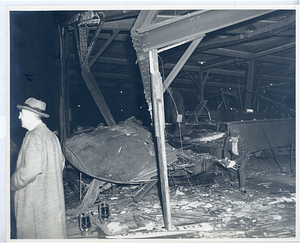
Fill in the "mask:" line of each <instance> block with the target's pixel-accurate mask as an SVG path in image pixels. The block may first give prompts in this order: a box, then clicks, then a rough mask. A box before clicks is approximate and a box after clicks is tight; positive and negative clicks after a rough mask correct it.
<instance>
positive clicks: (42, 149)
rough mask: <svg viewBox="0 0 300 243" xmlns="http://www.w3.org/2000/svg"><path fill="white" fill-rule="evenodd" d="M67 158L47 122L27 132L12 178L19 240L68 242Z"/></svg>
mask: <svg viewBox="0 0 300 243" xmlns="http://www.w3.org/2000/svg"><path fill="white" fill-rule="evenodd" d="M64 165H65V158H64V156H63V154H62V151H61V146H60V143H59V140H58V138H57V137H56V135H55V134H54V133H53V132H52V131H50V130H49V129H48V128H47V126H46V125H45V124H44V123H41V124H39V125H38V126H36V127H35V128H34V129H33V130H31V131H27V133H26V135H25V137H24V139H23V143H22V146H21V149H20V152H19V155H18V160H17V165H16V171H15V173H14V174H13V175H12V177H11V191H13V192H14V206H15V207H14V212H15V217H16V224H17V225H16V226H17V238H18V239H65V238H66V216H65V200H64V191H63V168H64Z"/></svg>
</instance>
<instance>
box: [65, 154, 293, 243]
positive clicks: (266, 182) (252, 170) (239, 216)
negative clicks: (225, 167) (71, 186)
mask: <svg viewBox="0 0 300 243" xmlns="http://www.w3.org/2000/svg"><path fill="white" fill-rule="evenodd" d="M278 160H279V163H280V166H281V167H282V170H283V171H282V172H280V170H279V167H278V166H277V164H276V163H275V161H274V159H272V158H268V159H263V160H258V159H256V158H254V157H251V159H250V161H249V164H248V179H247V193H246V194H242V193H241V192H239V190H238V183H237V184H236V185H234V186H232V187H228V185H227V184H225V183H224V182H223V179H222V177H221V175H215V174H214V173H206V174H200V175H197V176H184V177H176V178H175V177H174V178H171V179H170V182H169V186H170V203H171V214H172V220H171V222H172V231H166V230H165V229H164V223H163V216H162V209H161V203H160V198H159V190H158V187H156V186H154V187H153V188H152V189H151V190H150V191H149V192H148V193H147V194H146V195H145V196H144V197H143V198H142V199H141V201H139V202H138V203H134V202H133V201H132V195H133V194H134V190H136V188H132V187H119V188H118V189H119V190H118V191H117V192H116V191H115V193H114V195H113V197H111V194H110V195H109V196H108V194H106V193H103V194H102V195H100V201H101V200H105V201H107V202H108V203H109V204H110V212H111V217H110V219H109V222H111V223H118V224H120V225H121V227H123V228H122V230H123V231H121V234H110V235H108V234H105V233H104V232H105V229H104V227H106V226H107V223H101V222H100V221H99V220H98V215H97V212H96V211H97V207H96V205H95V210H94V212H96V214H94V215H91V216H90V218H91V228H90V231H88V232H93V233H92V234H91V235H87V236H82V234H81V231H80V230H79V227H78V226H79V222H78V218H77V217H74V216H72V215H69V216H68V219H67V227H68V229H67V231H68V238H69V239H84V238H86V239H88V238H91V239H92V238H94V239H95V238H101V239H105V238H114V239H115V240H117V239H119V240H120V239H127V238H131V239H136V238H161V239H169V238H170V239H183V238H189V239H238V238H243V239H246V238H248V239H249V238H252V239H271V238H272V239H273V238H276V239H277V238H278V239H286V240H290V239H291V240H295V239H296V237H297V235H296V233H297V232H296V225H295V224H296V178H295V174H296V173H295V160H293V161H292V163H290V156H288V155H283V156H279V157H278ZM73 205H74V204H73ZM69 210H71V208H70V207H69ZM67 213H68V211H67ZM137 218H138V219H139V220H138V221H139V222H137V220H136V219H137ZM99 222H100V223H99ZM124 230H125V231H124Z"/></svg>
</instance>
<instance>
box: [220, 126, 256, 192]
mask: <svg viewBox="0 0 300 243" xmlns="http://www.w3.org/2000/svg"><path fill="white" fill-rule="evenodd" d="M223 155H224V158H225V160H230V164H229V166H227V168H229V185H234V184H235V181H236V179H237V177H238V176H239V188H240V191H241V192H242V193H246V179H247V174H246V169H247V164H248V161H249V155H250V154H249V151H248V149H247V145H246V141H245V140H244V138H243V137H241V136H240V134H239V131H238V130H236V129H233V130H231V131H230V134H229V137H228V138H227V139H226V141H225V145H224V150H223ZM234 167H237V168H238V169H237V170H235V169H233V168H234Z"/></svg>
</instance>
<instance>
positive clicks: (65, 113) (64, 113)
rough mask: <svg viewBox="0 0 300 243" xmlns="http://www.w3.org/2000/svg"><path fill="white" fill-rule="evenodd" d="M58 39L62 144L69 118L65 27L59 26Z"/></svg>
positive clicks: (66, 133) (67, 46)
mask: <svg viewBox="0 0 300 243" xmlns="http://www.w3.org/2000/svg"><path fill="white" fill-rule="evenodd" d="M59 37H60V63H61V79H60V90H59V92H60V94H59V134H60V142H61V143H63V141H65V139H66V137H67V136H68V135H69V134H70V118H69V80H68V78H67V77H68V75H67V74H66V72H68V70H69V68H68V65H67V64H68V63H67V62H68V61H67V60H68V57H67V56H68V54H69V43H70V34H69V33H68V32H67V31H66V30H65V27H61V26H59Z"/></svg>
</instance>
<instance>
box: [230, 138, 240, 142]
mask: <svg viewBox="0 0 300 243" xmlns="http://www.w3.org/2000/svg"><path fill="white" fill-rule="evenodd" d="M231 139H232V142H233V143H236V142H237V141H238V139H239V137H238V136H237V137H231Z"/></svg>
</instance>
